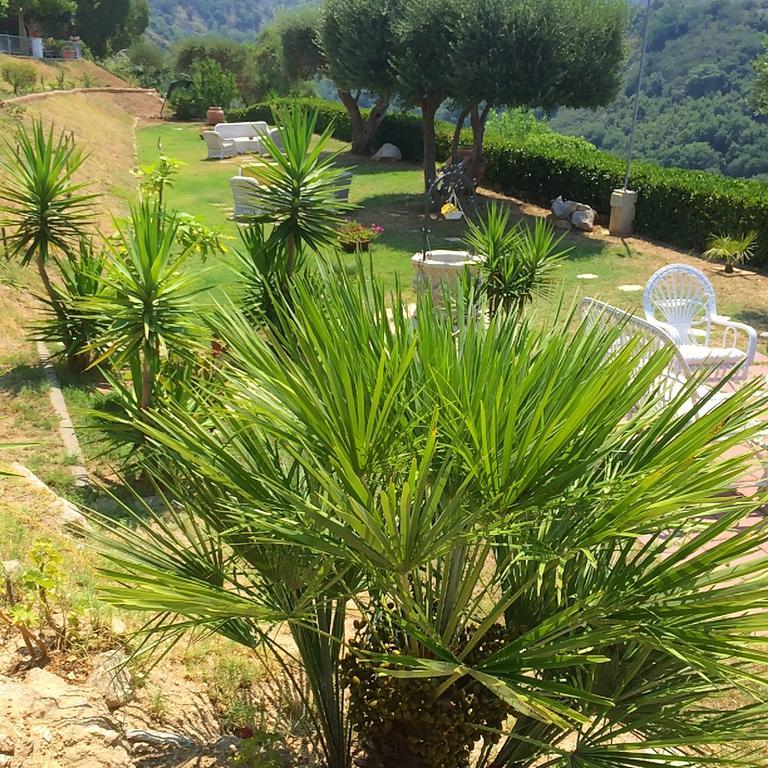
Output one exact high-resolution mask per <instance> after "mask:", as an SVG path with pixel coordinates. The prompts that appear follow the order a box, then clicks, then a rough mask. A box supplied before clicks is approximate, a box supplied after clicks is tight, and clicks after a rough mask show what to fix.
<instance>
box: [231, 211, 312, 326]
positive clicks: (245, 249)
mask: <svg viewBox="0 0 768 768" xmlns="http://www.w3.org/2000/svg"><path fill="white" fill-rule="evenodd" d="M239 232H240V240H241V242H242V247H241V248H236V249H235V250H234V255H235V270H236V273H237V279H238V282H239V283H240V284H241V285H242V287H243V298H242V302H241V305H242V307H243V312H244V313H245V314H246V315H247V316H248V317H250V318H251V320H252V321H253V322H254V323H257V324H261V323H263V322H265V321H266V322H270V323H274V322H276V321H277V319H278V313H277V309H276V306H275V302H276V301H290V296H289V295H288V296H284V295H283V288H284V287H285V285H286V279H287V278H286V269H287V260H286V247H285V241H284V240H283V239H282V238H281V237H280V236H279V234H278V233H276V232H275V231H274V230H273V231H271V232H267V229H266V227H265V226H264V225H263V224H258V223H251V224H249V225H248V226H247V227H240V230H239ZM305 263H306V259H305V257H304V256H303V254H299V257H298V259H297V261H296V263H295V264H294V267H293V269H294V272H297V271H299V270H300V269H301V268H302V267H303V266H304V264H305Z"/></svg>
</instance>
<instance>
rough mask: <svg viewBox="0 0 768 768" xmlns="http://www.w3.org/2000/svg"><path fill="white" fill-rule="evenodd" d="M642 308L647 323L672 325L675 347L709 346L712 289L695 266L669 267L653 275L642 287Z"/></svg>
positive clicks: (714, 308) (714, 309) (714, 312)
mask: <svg viewBox="0 0 768 768" xmlns="http://www.w3.org/2000/svg"><path fill="white" fill-rule="evenodd" d="M643 309H644V310H645V316H646V318H647V319H648V320H651V321H657V322H663V323H666V324H667V325H670V326H672V328H674V330H675V332H676V333H677V335H678V339H677V342H678V344H704V345H707V346H708V345H709V339H710V334H711V331H712V316H713V315H717V305H716V300H715V289H714V288H713V287H712V283H710V282H709V280H707V278H706V276H705V275H704V273H703V272H702V271H701V270H699V269H696V267H691V266H688V265H687V264H669V265H667V266H666V267H662V268H661V269H659V270H658V271H657V272H655V273H654V274H653V275H652V276H651V279H650V280H649V281H648V283H647V285H646V286H645V292H644V293H643ZM697 330H698V333H696V331H697Z"/></svg>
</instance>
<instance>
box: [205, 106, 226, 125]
mask: <svg viewBox="0 0 768 768" xmlns="http://www.w3.org/2000/svg"><path fill="white" fill-rule="evenodd" d="M205 116H206V118H207V119H208V125H216V124H217V123H223V122H224V110H223V109H222V108H221V107H208V111H207V112H206V114H205Z"/></svg>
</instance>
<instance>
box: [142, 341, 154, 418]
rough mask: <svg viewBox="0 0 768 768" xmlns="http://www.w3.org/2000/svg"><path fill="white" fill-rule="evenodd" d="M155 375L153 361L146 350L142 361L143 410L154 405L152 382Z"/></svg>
mask: <svg viewBox="0 0 768 768" xmlns="http://www.w3.org/2000/svg"><path fill="white" fill-rule="evenodd" d="M153 382H154V376H153V375H152V362H151V360H150V355H149V354H148V351H147V350H146V349H145V350H144V359H143V360H142V361H141V405H140V408H141V410H142V411H146V410H147V409H148V408H151V407H152V384H153Z"/></svg>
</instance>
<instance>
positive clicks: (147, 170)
mask: <svg viewBox="0 0 768 768" xmlns="http://www.w3.org/2000/svg"><path fill="white" fill-rule="evenodd" d="M183 166H184V163H183V162H181V161H180V160H176V159H174V158H172V157H169V156H168V155H165V154H163V153H162V149H161V153H160V156H159V157H158V158H157V160H155V162H154V163H151V164H150V165H140V166H139V167H138V168H136V169H135V170H134V171H133V174H134V176H136V177H138V179H139V191H140V192H141V194H142V195H145V196H150V195H156V196H157V199H158V201H159V203H160V205H162V204H163V197H164V193H165V189H166V187H168V188H170V187H172V186H173V179H174V177H175V176H176V175H177V174H178V172H179V169H181V168H182V167H183Z"/></svg>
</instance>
